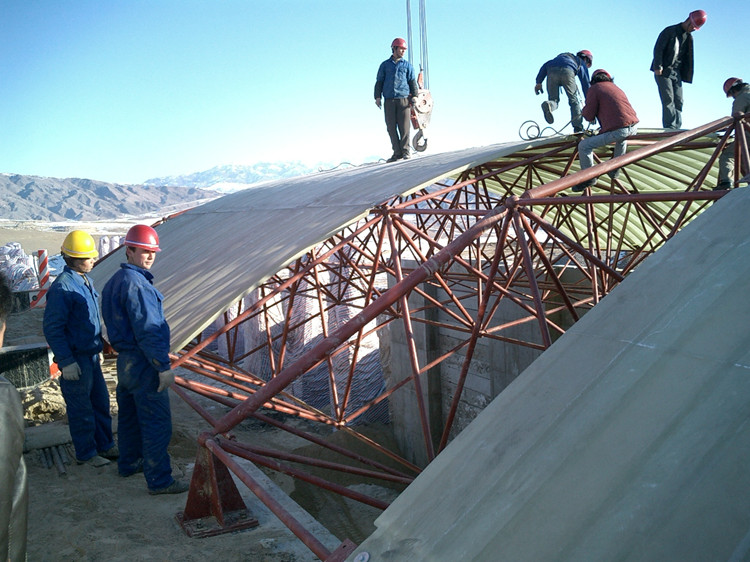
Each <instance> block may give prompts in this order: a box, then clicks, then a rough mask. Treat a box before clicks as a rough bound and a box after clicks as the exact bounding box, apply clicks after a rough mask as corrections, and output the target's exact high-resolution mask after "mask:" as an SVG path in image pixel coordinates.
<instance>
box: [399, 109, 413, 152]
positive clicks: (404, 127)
mask: <svg viewBox="0 0 750 562" xmlns="http://www.w3.org/2000/svg"><path fill="white" fill-rule="evenodd" d="M398 102H399V105H398V109H397V111H398V130H399V134H400V135H401V137H400V139H399V150H400V151H401V158H409V157H410V156H411V151H410V150H409V139H410V137H411V107H410V106H409V100H408V98H400V99H399V100H398Z"/></svg>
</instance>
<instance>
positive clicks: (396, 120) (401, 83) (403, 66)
mask: <svg viewBox="0 0 750 562" xmlns="http://www.w3.org/2000/svg"><path fill="white" fill-rule="evenodd" d="M406 49H407V45H406V41H404V40H403V39H401V38H400V37H397V38H396V39H394V40H393V42H392V43H391V56H390V58H388V59H387V60H385V61H383V62H382V63H381V65H380V67H379V68H378V74H377V78H376V79H375V105H377V106H378V109H380V108H382V109H383V112H384V115H385V127H386V129H387V130H388V136H389V137H390V139H391V148H392V149H393V154H392V155H391V157H390V158H388V160H386V162H395V161H396V160H401V159H404V160H407V159H408V158H410V157H411V152H410V151H409V136H410V134H411V105H412V104H413V103H414V102H415V101H416V98H417V93H418V92H419V86H418V85H417V76H416V74H415V73H414V67H412V65H411V63H410V62H409V61H407V60H406V59H405V58H404V55H405V54H406ZM381 97H383V98H385V102H381V99H380V98H381Z"/></svg>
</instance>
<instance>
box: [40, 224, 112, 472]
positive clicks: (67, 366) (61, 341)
mask: <svg viewBox="0 0 750 562" xmlns="http://www.w3.org/2000/svg"><path fill="white" fill-rule="evenodd" d="M60 253H61V254H62V257H63V260H64V261H65V267H64V268H63V271H62V273H61V274H60V275H58V276H57V279H55V282H54V283H52V286H51V287H50V289H49V292H48V293H47V304H46V306H45V309H44V322H43V329H44V337H45V338H46V339H47V343H48V344H49V347H50V349H51V350H52V353H53V354H54V358H55V363H57V366H58V367H59V368H60V370H61V371H62V376H61V377H60V389H61V390H62V395H63V398H64V399H65V406H66V408H67V416H68V427H69V428H70V437H71V438H72V440H73V448H74V449H75V455H76V460H77V461H78V463H79V464H83V463H86V464H89V465H91V466H94V467H97V468H100V467H102V466H106V465H108V464H109V462H110V460H114V459H116V458H117V457H118V449H117V445H115V441H114V437H113V435H112V416H111V415H110V412H109V390H108V389H107V383H106V382H104V375H103V374H102V366H101V355H100V354H101V352H102V348H103V344H102V327H101V320H100V319H99V304H98V298H99V294H98V293H97V292H96V289H94V284H93V282H92V280H91V279H90V278H89V277H88V275H87V273H89V272H91V269H92V268H93V267H94V262H95V261H96V258H97V257H98V256H99V252H97V251H96V244H95V243H94V239H93V238H92V237H91V235H90V234H89V233H88V232H85V231H83V230H73V231H71V232H69V233H68V235H67V236H66V237H65V240H63V243H62V247H61V248H60Z"/></svg>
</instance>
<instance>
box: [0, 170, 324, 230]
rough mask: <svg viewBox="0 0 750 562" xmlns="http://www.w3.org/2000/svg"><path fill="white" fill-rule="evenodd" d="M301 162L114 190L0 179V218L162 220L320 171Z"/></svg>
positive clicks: (82, 183) (80, 182)
mask: <svg viewBox="0 0 750 562" xmlns="http://www.w3.org/2000/svg"><path fill="white" fill-rule="evenodd" d="M321 170H322V168H321V167H320V166H317V167H313V166H307V165H305V164H302V163H301V162H276V163H272V162H260V163H257V164H254V165H247V166H238V165H227V166H216V167H214V168H211V169H210V170H206V171H203V172H196V173H194V174H189V175H180V176H168V177H162V178H153V179H149V180H146V181H145V182H144V183H143V184H135V185H128V184H117V183H108V182H103V181H97V180H93V179H81V178H64V179H61V178H49V177H41V176H30V175H20V174H4V173H0V218H3V219H10V220H38V221H51V222H54V221H69V220H78V221H87V220H113V219H120V218H125V217H129V216H135V217H142V216H148V215H154V214H155V215H160V214H161V215H164V214H168V213H173V212H177V211H180V210H183V209H187V208H190V207H195V206H196V205H200V204H201V203H204V202H206V201H209V200H211V199H215V198H216V197H220V196H221V195H222V194H225V193H231V192H234V191H238V190H240V189H247V188H249V187H252V186H253V185H255V184H258V183H261V182H265V181H270V180H276V179H282V178H291V177H296V176H300V175H305V174H310V173H316V172H319V171H321Z"/></svg>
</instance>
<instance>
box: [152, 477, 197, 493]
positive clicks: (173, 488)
mask: <svg viewBox="0 0 750 562" xmlns="http://www.w3.org/2000/svg"><path fill="white" fill-rule="evenodd" d="M189 489H190V484H188V483H186V482H183V481H181V480H173V481H172V483H171V484H170V485H169V486H167V487H166V488H159V489H158V490H149V491H148V493H149V494H151V495H152V496H157V495H159V494H182V493H183V492H187V491H188V490H189Z"/></svg>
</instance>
